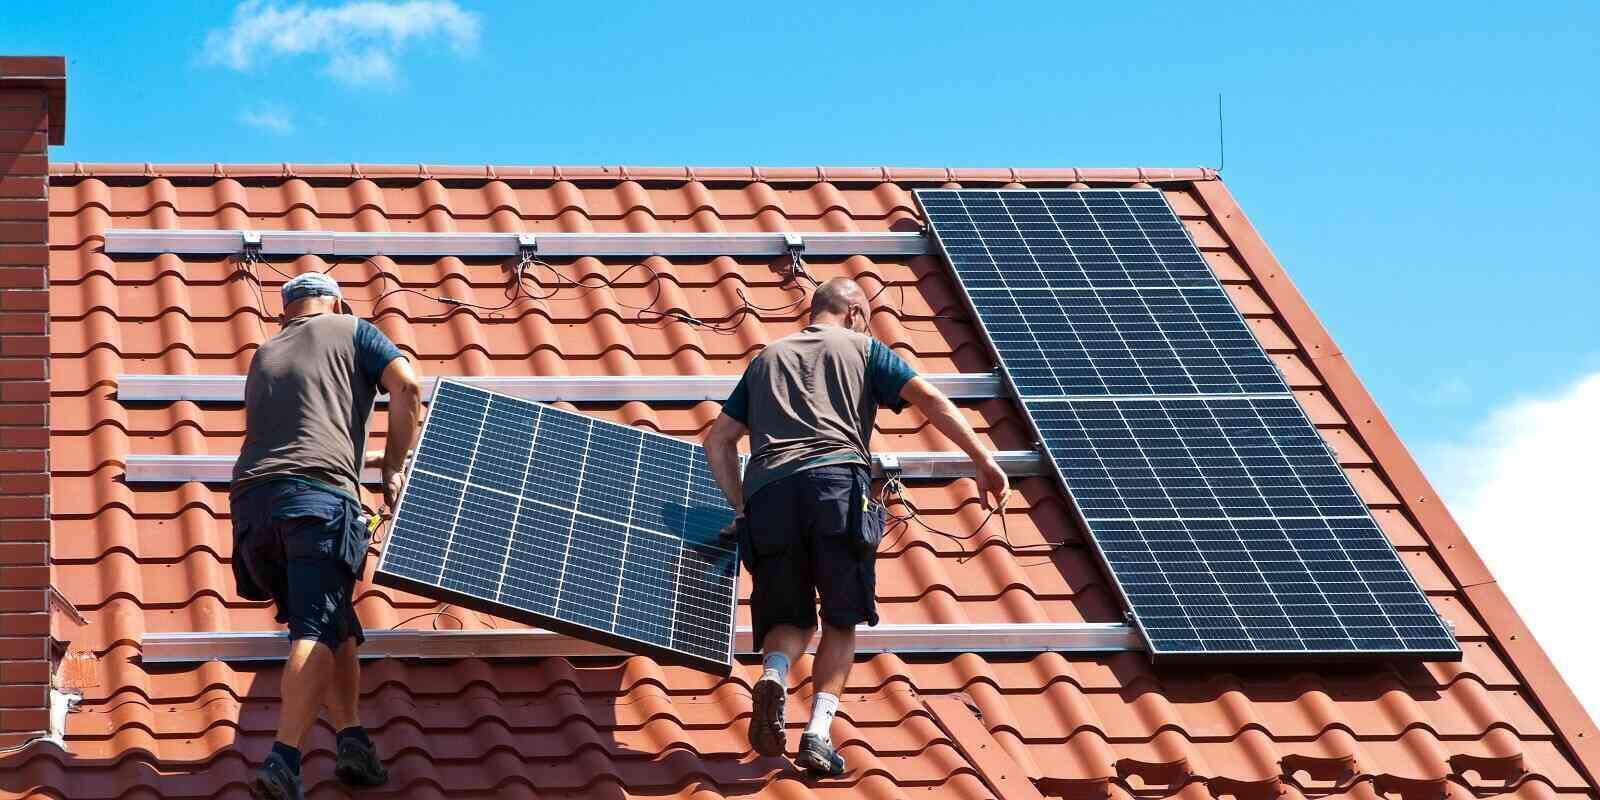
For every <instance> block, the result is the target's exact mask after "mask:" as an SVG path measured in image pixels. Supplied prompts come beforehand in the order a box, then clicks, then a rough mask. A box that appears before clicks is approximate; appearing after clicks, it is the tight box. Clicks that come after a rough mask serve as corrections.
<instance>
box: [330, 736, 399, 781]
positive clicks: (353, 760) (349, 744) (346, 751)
mask: <svg viewBox="0 0 1600 800" xmlns="http://www.w3.org/2000/svg"><path fill="white" fill-rule="evenodd" d="M333 774H335V775H337V776H339V782H340V783H343V784H344V785H346V786H355V787H358V788H359V787H372V786H382V785H383V784H384V782H385V781H387V780H389V770H388V769H387V768H386V767H384V766H383V762H382V761H380V760H379V759H378V748H377V747H375V746H374V745H373V744H372V743H371V742H363V741H361V740H360V739H357V738H356V737H354V736H346V737H342V738H340V739H339V763H338V766H335V767H334V768H333Z"/></svg>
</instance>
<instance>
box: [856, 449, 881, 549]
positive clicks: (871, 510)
mask: <svg viewBox="0 0 1600 800" xmlns="http://www.w3.org/2000/svg"><path fill="white" fill-rule="evenodd" d="M850 509H851V514H850V517H849V519H850V528H851V531H850V541H851V542H852V543H853V544H854V545H855V549H856V555H857V556H858V557H860V558H863V559H866V558H872V557H874V556H876V555H877V553H878V545H879V543H881V542H882V541H883V527H884V515H883V505H882V504H880V503H878V502H877V501H875V500H873V499H872V475H871V473H869V472H867V471H866V470H864V469H861V470H856V471H855V486H854V489H853V490H852V491H851V493H850Z"/></svg>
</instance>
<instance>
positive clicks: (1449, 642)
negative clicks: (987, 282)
mask: <svg viewBox="0 0 1600 800" xmlns="http://www.w3.org/2000/svg"><path fill="white" fill-rule="evenodd" d="M997 192H1016V193H1019V194H1025V193H1037V194H1039V195H1041V196H1046V197H1048V196H1064V195H1076V196H1080V197H1084V198H1088V197H1094V196H1096V195H1110V194H1127V193H1130V192H1132V193H1139V194H1143V195H1145V196H1148V197H1151V198H1155V199H1157V200H1158V201H1159V203H1160V214H1159V215H1158V214H1156V213H1154V212H1152V213H1151V216H1160V215H1164V216H1166V217H1167V218H1170V219H1174V220H1176V219H1177V214H1176V213H1175V212H1174V211H1173V210H1172V209H1171V206H1170V205H1169V204H1168V203H1167V201H1166V199H1165V196H1164V194H1163V193H1162V192H1161V191H1160V190H1158V189H1122V188H1106V189H1094V188H1090V189H1054V190H1052V189H1026V190H1021V189H1019V190H994V189H931V190H930V189H918V190H915V191H914V192H913V195H914V197H915V198H916V201H917V203H918V207H919V209H920V210H921V212H922V216H923V218H924V220H927V221H928V231H929V233H930V235H931V236H932V237H933V240H934V242H935V244H936V246H937V247H938V249H939V250H940V252H941V253H943V254H944V255H945V257H946V259H947V261H949V262H950V265H951V268H952V271H953V273H954V278H955V284H956V287H957V291H958V292H959V294H960V295H961V297H962V300H963V302H964V303H965V304H966V307H967V310H968V311H969V312H970V313H971V314H972V315H973V318H974V320H975V322H976V327H977V328H978V331H979V334H980V335H981V336H982V338H983V339H984V342H985V343H986V344H987V345H988V346H989V350H990V353H991V355H993V356H994V358H995V359H996V361H997V363H998V365H999V367H1000V370H999V372H1000V376H1001V380H1002V381H1003V383H1004V385H1005V387H1006V389H1007V390H1008V391H1009V392H1010V393H1011V394H1012V396H1013V397H1015V398H1017V400H1018V402H1019V404H1021V405H1022V406H1023V410H1024V412H1025V413H1024V415H1023V416H1024V417H1026V420H1027V424H1028V425H1029V428H1030V430H1032V432H1033V434H1034V437H1035V441H1036V442H1038V443H1040V447H1039V449H1040V450H1041V451H1043V455H1044V459H1045V462H1046V463H1047V464H1048V465H1049V466H1050V470H1051V472H1052V473H1053V474H1054V475H1055V476H1056V481H1057V483H1058V484H1059V485H1060V486H1061V487H1062V489H1063V490H1064V491H1065V492H1066V493H1067V494H1068V496H1069V498H1071V499H1072V501H1073V513H1074V515H1075V516H1077V518H1078V520H1079V522H1080V524H1082V525H1083V526H1084V528H1085V529H1086V530H1088V531H1089V532H1090V533H1091V535H1090V536H1089V537H1088V538H1089V541H1090V546H1091V549H1092V551H1093V552H1094V553H1095V556H1096V559H1097V560H1098V561H1099V562H1100V565H1101V568H1102V569H1103V570H1104V571H1105V574H1106V575H1107V576H1108V577H1110V579H1111V582H1112V584H1113V586H1114V587H1115V588H1116V590H1117V593H1118V595H1119V596H1121V597H1122V598H1123V602H1124V606H1125V607H1126V608H1127V609H1128V610H1129V611H1128V614H1129V617H1130V618H1131V619H1132V620H1133V621H1134V622H1135V623H1136V627H1137V628H1138V630H1139V632H1140V636H1141V637H1142V638H1143V639H1144V640H1145V644H1146V647H1147V648H1148V651H1149V653H1150V655H1151V658H1152V660H1154V661H1157V662H1162V663H1181V662H1194V661H1205V660H1207V659H1211V658H1215V657H1217V656H1226V657H1227V658H1228V659H1229V660H1230V661H1238V662H1284V661H1294V660H1302V659H1305V658H1308V657H1320V658H1337V659H1341V660H1363V659H1383V658H1394V657H1405V658H1416V659H1421V660H1459V659H1460V658H1461V656H1462V654H1461V649H1460V646H1459V644H1458V643H1457V642H1456V641H1455V637H1454V634H1453V633H1451V632H1450V631H1449V629H1448V627H1447V626H1446V623H1445V622H1444V621H1443V619H1442V618H1441V617H1439V616H1438V614H1437V611H1435V610H1433V609H1432V606H1431V604H1428V610H1429V612H1430V613H1431V614H1432V617H1433V622H1434V626H1435V627H1436V628H1437V630H1438V631H1440V632H1442V633H1443V641H1444V642H1445V644H1444V645H1443V646H1429V647H1423V648H1406V647H1401V648H1385V647H1368V648H1365V649H1339V648H1320V647H1305V648H1281V647H1267V648H1258V647H1254V646H1252V647H1250V648H1248V649H1243V648H1239V649H1205V648H1177V649H1175V648H1173V647H1171V646H1169V643H1168V642H1167V641H1166V640H1165V638H1164V637H1162V636H1161V635H1159V631H1160V626H1159V625H1153V626H1152V625H1150V624H1147V621H1146V620H1145V619H1142V618H1141V617H1139V616H1138V615H1137V614H1136V613H1135V605H1134V602H1133V598H1134V597H1135V596H1137V592H1133V591H1130V586H1129V585H1127V583H1126V582H1125V581H1124V579H1123V576H1122V575H1121V574H1120V573H1119V571H1118V570H1117V569H1115V568H1113V559H1112V558H1111V557H1109V555H1108V553H1107V552H1106V549H1105V546H1104V543H1103V542H1102V541H1101V540H1100V536H1098V535H1096V534H1095V527H1094V525H1093V524H1092V522H1091V520H1090V519H1089V518H1086V517H1085V516H1084V515H1083V513H1082V512H1081V510H1080V508H1079V499H1078V497H1077V495H1076V494H1075V493H1074V491H1073V488H1072V486H1071V485H1070V484H1069V482H1068V481H1067V480H1066V478H1065V474H1066V473H1065V472H1064V470H1063V465H1062V464H1060V463H1059V462H1058V459H1057V457H1056V455H1055V454H1054V453H1053V452H1052V451H1051V448H1049V447H1045V446H1043V443H1044V441H1045V438H1046V437H1045V434H1044V432H1043V431H1042V430H1041V428H1040V425H1039V424H1038V421H1037V420H1036V419H1035V415H1034V413H1033V410H1032V409H1031V408H1029V405H1030V403H1046V402H1060V401H1079V400H1081V401H1100V402H1110V403H1118V402H1122V401H1134V400H1142V401H1152V400H1177V399H1185V398H1191V399H1192V398H1207V399H1243V400H1250V399H1259V398H1271V399H1288V400H1289V401H1290V403H1291V404H1292V405H1293V406H1294V408H1295V410H1296V412H1297V413H1298V415H1299V417H1300V419H1301V420H1303V421H1304V423H1305V424H1306V425H1307V426H1311V427H1312V430H1313V431H1314V430H1315V428H1314V426H1312V425H1311V422H1310V420H1309V418H1308V417H1306V416H1305V411H1304V408H1303V407H1301V406H1300V404H1299V402H1298V401H1297V400H1295V399H1294V395H1293V393H1292V392H1291V391H1290V389H1289V387H1288V384H1287V383H1286V382H1283V381H1282V376H1281V375H1279V376H1278V381H1279V385H1280V386H1281V388H1278V387H1274V389H1275V390H1274V391H1246V390H1245V389H1244V386H1243V385H1242V384H1241V386H1240V390H1239V391H1235V392H1203V391H1202V392H1195V393H1192V394H1186V395H1184V394H1176V393H1163V392H1156V391H1151V392H1133V393H1124V394H1114V393H1111V392H1109V391H1088V392H1083V393H1078V394H1068V393H1065V392H1062V393H1056V394H1048V393H1038V392H1030V391H1025V390H1024V389H1023V388H1021V387H1019V386H1018V383H1017V381H1016V379H1015V376H1014V374H1013V373H1014V370H1015V366H1014V365H1013V364H1011V363H1008V361H1007V359H1006V357H1005V353H1004V351H1003V350H1002V349H1001V347H1000V346H999V345H998V343H997V342H996V341H995V339H994V338H993V337H992V335H991V332H990V331H989V329H988V325H987V324H986V323H985V320H984V315H983V313H982V310H981V306H980V304H979V303H978V302H976V300H975V297H974V294H973V289H972V287H969V285H968V278H967V276H965V275H963V274H962V269H961V267H960V265H958V264H957V263H956V261H955V257H953V256H952V254H951V252H950V248H949V245H948V244H947V242H946V241H945V236H944V232H943V231H942V230H941V229H940V227H938V226H935V225H934V224H933V221H932V216H931V215H930V214H929V210H928V206H927V205H926V200H927V198H928V197H929V196H931V195H934V194H950V193H954V194H961V195H964V196H983V195H990V196H992V195H994V194H996V193H997ZM1089 202H1091V201H1089V200H1085V204H1087V203H1089ZM1094 202H1099V201H1094ZM1177 227H1178V228H1179V229H1182V237H1181V240H1179V239H1178V238H1177V237H1171V238H1172V241H1171V242H1164V243H1163V244H1162V249H1159V250H1156V252H1157V254H1158V255H1166V254H1170V253H1169V252H1168V251H1174V250H1180V249H1182V250H1187V251H1188V252H1192V253H1193V254H1195V255H1196V256H1197V257H1198V260H1195V259H1190V263H1192V264H1197V265H1198V267H1197V269H1195V270H1193V271H1189V272H1184V273H1183V274H1182V275H1181V276H1179V277H1169V279H1167V280H1165V281H1163V280H1154V281H1148V282H1136V281H1132V280H1131V279H1130V280H1127V281H1119V280H1116V279H1112V280H1110V281H1107V283H1108V284H1115V285H1113V286H1111V287H1110V288H1117V289H1129V288H1131V289H1146V290H1157V291H1162V290H1172V289H1178V290H1183V291H1193V290H1200V291H1205V290H1212V289H1215V290H1216V291H1221V292H1223V294H1224V296H1226V292H1225V291H1224V290H1223V289H1222V285H1221V282H1220V281H1219V280H1218V279H1217V277H1216V275H1215V273H1214V272H1212V270H1211V267H1210V266H1209V265H1208V264H1206V263H1205V261H1204V259H1203V257H1201V256H1199V247H1198V245H1196V244H1195V243H1194V241H1193V239H1192V238H1191V237H1190V236H1189V233H1188V230H1187V229H1186V228H1183V226H1182V225H1181V222H1180V224H1179V225H1178V226H1177ZM1017 230H1018V232H1019V233H1020V232H1021V228H1020V227H1019V228H1017ZM1176 232H1177V231H1176V230H1174V231H1173V233H1176ZM961 246H963V247H967V248H968V249H967V250H966V251H964V254H966V255H971V254H974V253H975V248H974V247H973V246H972V245H971V244H966V243H964V244H963V245H961ZM962 254H963V252H961V251H958V253H957V255H962ZM1008 255H1009V254H1008ZM1179 255H1181V253H1180V254H1179ZM1158 260H1159V259H1158ZM1011 263H1018V262H1011ZM996 264H998V262H996ZM998 270H999V268H998V266H997V267H996V273H997V277H998ZM1199 270H1203V271H1204V272H1203V275H1201V274H1200V272H1199ZM1169 272H1170V271H1169ZM980 288H985V287H980ZM986 288H990V289H996V288H1009V287H1008V286H1006V285H1005V284H1004V282H1003V281H1002V283H1001V284H1000V285H999V286H989V287H986ZM1028 288H1029V289H1030V290H1037V289H1039V288H1040V287H1028ZM1072 288H1073V289H1076V290H1092V289H1095V288H1096V287H1095V286H1093V285H1091V283H1090V281H1089V280H1088V279H1087V278H1086V279H1085V281H1084V285H1082V286H1074V287H1072ZM1228 302H1229V305H1230V306H1232V299H1231V298H1229V299H1228ZM1233 310H1234V314H1235V315H1237V316H1238V317H1239V318H1240V320H1241V322H1242V320H1243V315H1242V314H1239V312H1238V310H1237V308H1236V307H1234V309H1233ZM1251 336H1252V340H1254V334H1252V335H1251ZM1257 347H1259V343H1257ZM1038 349H1039V350H1040V351H1041V352H1048V351H1046V350H1045V348H1044V347H1043V346H1042V345H1041V346H1039V348H1038ZM1261 349H1262V350H1263V351H1264V348H1261ZM1274 370H1275V371H1276V367H1275V366H1274ZM1152 388H1153V387H1152ZM1319 440H1320V436H1319ZM1321 446H1322V449H1323V450H1324V452H1326V453H1327V455H1328V457H1329V458H1330V459H1331V460H1332V461H1333V463H1334V465H1335V466H1336V467H1337V465H1338V461H1337V458H1336V457H1334V455H1333V454H1332V452H1331V450H1328V449H1327V445H1326V442H1322V443H1321ZM1338 472H1339V475H1340V477H1341V479H1342V481H1343V483H1344V486H1345V487H1346V488H1348V490H1349V492H1350V493H1351V494H1352V495H1355V496H1356V497H1357V498H1358V499H1359V494H1357V493H1356V492H1355V488H1354V486H1353V485H1352V484H1350V483H1349V476H1348V475H1346V474H1345V473H1344V471H1343V469H1342V468H1340V469H1338ZM1362 508H1363V509H1364V511H1363V514H1362V515H1359V516H1353V517H1324V518H1318V519H1358V520H1359V519H1365V520H1367V521H1369V522H1371V523H1372V525H1373V526H1374V527H1376V524H1377V523H1376V521H1375V520H1374V519H1373V518H1372V516H1371V512H1370V509H1366V507H1365V504H1364V503H1363V504H1362ZM1096 521H1099V522H1102V523H1104V522H1106V520H1096ZM1144 521H1145V522H1152V521H1160V522H1168V523H1172V522H1176V523H1180V524H1181V523H1185V522H1196V521H1205V520H1190V519H1184V518H1179V517H1173V518H1168V519H1164V520H1144ZM1241 521H1244V520H1241ZM1384 541H1385V544H1386V545H1387V539H1386V538H1385V540H1384ZM1387 549H1388V552H1389V553H1391V554H1393V555H1394V557H1395V559H1396V560H1397V561H1398V558H1399V556H1398V553H1397V552H1396V551H1395V550H1394V548H1393V546H1392V545H1388V547H1387ZM1400 566H1401V567H1402V569H1403V570H1404V564H1403V562H1402V563H1400ZM1404 574H1405V575H1406V577H1407V578H1408V580H1409V581H1410V583H1411V585H1412V587H1414V589H1415V593H1416V595H1417V596H1420V597H1421V598H1422V600H1423V601H1424V603H1426V594H1425V593H1423V592H1422V590H1421V587H1420V585H1418V584H1416V582H1415V578H1414V576H1411V574H1410V572H1409V570H1404ZM1149 622H1150V623H1155V622H1159V620H1150V621H1149Z"/></svg>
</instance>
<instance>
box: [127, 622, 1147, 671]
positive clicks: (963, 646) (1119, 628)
mask: <svg viewBox="0 0 1600 800" xmlns="http://www.w3.org/2000/svg"><path fill="white" fill-rule="evenodd" d="M808 649H810V650H815V649H816V643H815V642H814V641H813V642H812V644H811V645H810V646H809V647H808ZM1143 649H1144V643H1143V641H1142V640H1141V639H1140V638H1139V634H1138V632H1136V631H1135V630H1134V629H1133V628H1132V627H1131V626H1129V625H1125V624H1123V623H1118V622H1062V623H1058V622H1028V623H991V624H981V625H964V624H963V625H894V624H886V625H878V626H876V627H866V626H863V627H860V628H857V629H856V652H858V653H895V654H898V655H939V654H949V653H1039V652H1058V653H1113V652H1124V651H1136V650H1143ZM734 650H735V651H736V652H738V653H739V654H740V655H750V654H753V653H754V652H755V651H754V650H753V648H752V647H751V643H750V629H749V628H748V627H740V628H739V630H738V632H737V633H736V634H735V637H734ZM288 652H289V639H288V634H287V633H285V632H283V631H217V632H210V631H185V632H178V633H147V634H145V635H144V642H143V645H142V647H141V653H140V654H141V656H142V657H143V659H144V660H145V661H146V662H148V663H194V662H199V661H213V660H215V661H282V660H284V657H285V656H286V655H288ZM615 655H626V653H625V652H624V651H621V650H616V649H613V648H610V647H606V646H604V645H598V644H593V643H590V642H586V641H583V640H581V639H575V638H572V637H570V636H565V635H562V634H558V633H552V632H550V631H546V630H542V629H539V628H513V629H500V630H472V631H431V630H406V629H402V630H369V631H367V641H366V643H365V644H363V645H361V657H362V658H442V659H449V658H534V657H547V656H557V657H579V656H615Z"/></svg>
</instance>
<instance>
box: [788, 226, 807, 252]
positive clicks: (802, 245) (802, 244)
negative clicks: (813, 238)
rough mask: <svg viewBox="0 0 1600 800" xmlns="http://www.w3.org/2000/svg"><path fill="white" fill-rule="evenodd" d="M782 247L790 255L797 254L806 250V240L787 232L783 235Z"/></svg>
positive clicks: (796, 234)
mask: <svg viewBox="0 0 1600 800" xmlns="http://www.w3.org/2000/svg"><path fill="white" fill-rule="evenodd" d="M783 246H784V248H785V249H787V250H788V251H789V252H791V253H799V252H801V251H803V250H805V249H806V240H805V237H804V236H801V235H800V234H798V233H795V232H793V231H788V232H785V233H784V234H783Z"/></svg>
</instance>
